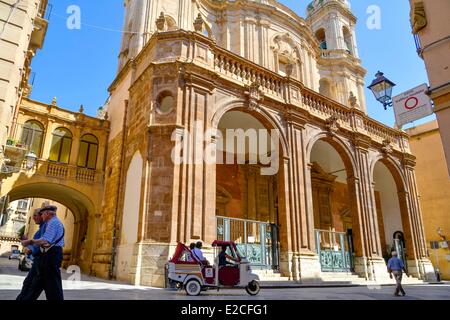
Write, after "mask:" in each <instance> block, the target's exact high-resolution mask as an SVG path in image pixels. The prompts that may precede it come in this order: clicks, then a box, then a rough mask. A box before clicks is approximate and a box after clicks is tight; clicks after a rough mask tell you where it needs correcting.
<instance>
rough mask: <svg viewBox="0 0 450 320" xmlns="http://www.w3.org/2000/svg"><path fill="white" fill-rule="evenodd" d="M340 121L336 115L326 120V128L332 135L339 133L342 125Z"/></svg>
mask: <svg viewBox="0 0 450 320" xmlns="http://www.w3.org/2000/svg"><path fill="white" fill-rule="evenodd" d="M338 120H339V118H338V117H337V116H336V115H332V116H331V117H329V118H328V119H327V120H326V123H325V126H326V128H327V130H328V132H329V133H330V134H331V135H333V134H335V133H336V132H338V131H339V128H340V125H339V122H338Z"/></svg>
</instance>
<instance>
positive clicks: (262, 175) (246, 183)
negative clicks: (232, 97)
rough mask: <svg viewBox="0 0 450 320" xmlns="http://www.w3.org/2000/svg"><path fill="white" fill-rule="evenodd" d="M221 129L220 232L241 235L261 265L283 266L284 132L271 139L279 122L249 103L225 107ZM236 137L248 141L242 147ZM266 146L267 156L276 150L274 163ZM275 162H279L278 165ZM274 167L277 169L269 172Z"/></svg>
mask: <svg viewBox="0 0 450 320" xmlns="http://www.w3.org/2000/svg"><path fill="white" fill-rule="evenodd" d="M217 129H218V130H219V131H220V135H219V138H218V141H216V151H217V155H218V156H217V164H216V168H215V169H216V170H215V172H216V185H215V187H216V204H215V205H216V213H219V214H220V216H219V215H218V216H217V220H216V221H217V230H218V234H217V237H218V238H220V237H222V238H223V239H225V238H227V239H225V240H232V241H236V242H237V243H238V245H241V246H242V248H244V250H246V253H247V256H248V257H249V259H250V261H251V262H252V263H253V265H254V266H255V267H260V268H267V269H270V268H273V269H278V268H279V262H278V257H279V252H278V242H279V241H280V239H278V238H277V235H278V229H277V228H278V220H279V219H280V218H281V215H280V214H279V208H278V194H279V193H280V192H282V188H281V186H282V184H280V183H279V180H280V179H281V178H282V177H281V176H280V175H279V174H278V171H279V169H280V161H281V159H282V154H283V152H282V151H280V150H281V149H282V146H280V145H281V144H282V142H281V141H280V138H278V139H277V138H272V139H274V141H272V140H271V137H270V135H271V134H272V132H271V131H270V130H273V129H274V126H273V125H272V124H271V121H270V119H268V118H266V117H265V116H264V115H263V114H262V113H261V112H255V111H254V110H249V109H245V108H232V109H230V110H227V112H224V113H223V114H222V115H221V117H220V120H219V121H218V122H217ZM227 130H228V132H227ZM265 133H267V139H266V140H265V141H263V140H261V137H262V135H264V134H265ZM240 135H243V137H242V136H240ZM230 139H233V142H231V140H230ZM253 139H255V140H253ZM235 142H237V143H238V144H239V142H241V143H242V142H243V143H244V146H243V147H242V149H241V150H240V149H239V146H237V147H236V145H235ZM263 147H264V149H263V150H261V149H262V148H263ZM229 148H231V149H229ZM230 151H231V152H230ZM261 152H262V153H263V154H264V156H265V157H264V158H267V155H268V154H270V159H271V160H270V164H267V163H262V162H263V161H262V160H261V159H262V157H261ZM230 160H231V161H230ZM242 160H243V161H242ZM273 162H277V164H275V165H273ZM268 167H272V168H273V169H274V171H273V172H272V173H268V172H266V171H265V169H268ZM283 225H287V224H283ZM219 230H221V232H219Z"/></svg>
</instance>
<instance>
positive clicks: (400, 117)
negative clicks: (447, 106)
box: [392, 83, 433, 126]
mask: <svg viewBox="0 0 450 320" xmlns="http://www.w3.org/2000/svg"><path fill="white" fill-rule="evenodd" d="M427 91H428V85H427V84H425V83H424V84H422V85H420V86H418V87H416V88H414V89H411V90H409V91H406V92H404V93H402V94H400V95H398V96H395V97H394V98H392V101H393V102H394V113H395V119H396V123H397V125H398V126H403V125H404V124H406V123H409V122H413V121H415V120H419V119H422V118H424V117H426V116H429V115H430V114H433V105H432V103H431V99H430V97H429V96H428V95H427V94H426V93H427Z"/></svg>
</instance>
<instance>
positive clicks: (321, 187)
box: [307, 135, 363, 272]
mask: <svg viewBox="0 0 450 320" xmlns="http://www.w3.org/2000/svg"><path fill="white" fill-rule="evenodd" d="M307 159H308V161H309V169H310V170H309V171H310V183H311V187H310V188H311V190H310V192H311V194H310V197H311V199H312V200H311V202H312V212H313V216H314V218H313V223H314V230H315V250H316V252H317V254H318V258H319V262H320V266H321V270H322V271H325V272H327V271H341V272H349V271H354V270H355V262H354V257H355V256H362V255H363V249H362V241H361V237H362V235H361V232H360V231H361V230H360V227H359V226H360V223H359V216H358V211H357V206H355V202H357V201H356V194H355V192H354V183H353V178H354V172H355V169H354V166H353V161H352V158H351V156H350V153H348V152H347V150H346V148H345V147H344V143H343V142H341V141H340V140H339V139H338V138H336V137H331V136H329V135H325V136H324V135H319V136H317V137H316V138H315V139H313V140H311V141H310V143H309V145H308V157H307Z"/></svg>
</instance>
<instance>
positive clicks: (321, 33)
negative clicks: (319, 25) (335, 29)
mask: <svg viewBox="0 0 450 320" xmlns="http://www.w3.org/2000/svg"><path fill="white" fill-rule="evenodd" d="M316 38H317V40H318V41H319V43H320V49H322V50H327V49H328V47H327V38H326V35H325V29H319V30H317V32H316Z"/></svg>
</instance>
